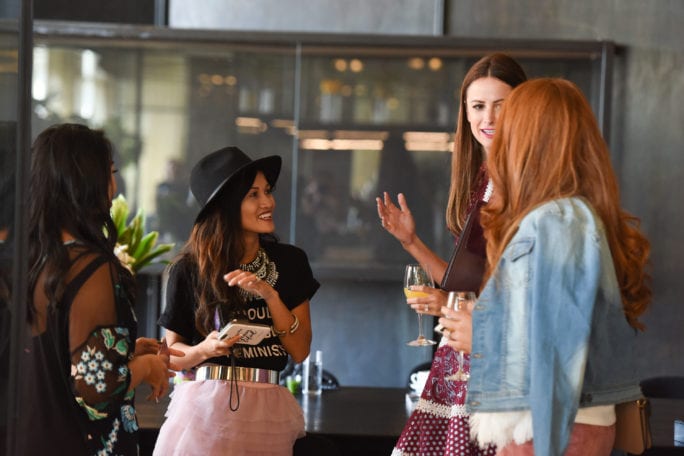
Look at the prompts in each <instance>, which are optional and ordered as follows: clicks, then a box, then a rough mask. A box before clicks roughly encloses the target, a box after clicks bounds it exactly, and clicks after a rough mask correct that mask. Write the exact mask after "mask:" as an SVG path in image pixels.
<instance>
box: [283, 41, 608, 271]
mask: <svg viewBox="0 0 684 456" xmlns="http://www.w3.org/2000/svg"><path fill="white" fill-rule="evenodd" d="M488 52H491V51H488V50H483V51H482V52H477V53H476V52H474V51H472V50H469V51H462V52H458V51H452V50H444V49H441V48H439V47H435V48H433V49H430V48H429V47H421V48H420V49H411V48H399V47H397V48H389V49H388V48H374V47H369V46H366V47H356V48H345V47H340V48H331V47H320V48H319V47H314V46H311V47H305V48H304V50H303V58H302V84H301V87H302V100H301V106H302V109H301V119H300V123H299V129H298V139H299V142H298V144H299V155H300V156H299V161H300V166H299V175H298V195H299V196H298V200H297V210H296V220H297V223H296V226H297V229H296V235H295V239H296V241H297V243H298V244H300V245H301V246H302V247H304V248H305V250H307V252H309V255H310V257H311V258H312V260H313V261H314V263H315V265H316V267H317V268H318V269H319V270H321V271H324V272H325V273H326V274H327V273H329V274H330V275H332V276H339V275H348V274H352V275H356V276H357V277H367V275H368V274H373V275H378V274H380V275H384V274H393V276H398V275H397V273H396V271H397V268H398V267H400V266H401V264H402V263H404V262H406V261H408V260H409V257H408V255H407V254H406V253H405V252H404V251H403V249H402V248H401V247H400V246H399V244H398V243H397V242H396V240H395V239H394V238H392V237H391V236H390V235H389V234H387V233H386V232H384V230H383V229H382V228H381V227H380V224H379V223H378V216H377V211H376V205H375V197H376V196H380V195H382V193H383V192H385V191H387V192H388V193H389V194H390V195H391V197H392V198H393V200H394V201H396V195H397V193H399V192H401V193H404V195H405V196H406V199H407V201H408V203H409V206H410V208H411V211H412V214H413V216H414V219H415V220H416V225H417V227H416V229H417V232H418V234H419V236H420V237H421V238H422V239H423V240H424V241H425V242H426V244H427V245H429V246H430V247H432V248H433V249H434V250H435V251H436V252H437V253H438V254H440V255H441V256H442V258H448V255H449V253H450V251H451V248H452V246H453V238H452V236H451V235H450V233H449V232H448V230H447V229H446V222H445V209H446V205H447V198H448V190H449V176H450V157H451V150H452V147H453V132H454V130H455V126H456V119H457V116H458V98H459V92H460V84H461V81H462V79H463V77H464V76H465V73H466V72H467V70H468V69H469V68H470V66H471V65H472V64H473V63H475V61H476V60H477V59H479V58H480V56H482V55H484V54H487V53H488ZM510 54H512V55H514V56H515V57H516V58H517V59H518V60H519V61H520V63H521V64H522V66H523V67H524V68H525V70H526V72H527V73H528V75H529V76H530V77H540V76H559V77H564V78H567V79H570V80H573V81H574V82H576V83H577V84H578V85H579V86H580V87H581V88H582V89H583V90H584V91H585V93H586V94H587V96H588V97H589V98H590V99H591V100H592V103H593V104H594V106H595V109H596V108H597V106H598V103H599V97H598V96H597V94H598V93H600V92H601V90H602V87H600V85H599V83H600V81H599V79H598V78H597V74H599V73H600V58H599V57H600V53H596V54H590V53H589V54H581V55H580V54H564V55H560V54H542V53H531V52H517V53H516V52H510ZM352 271H355V272H352Z"/></svg>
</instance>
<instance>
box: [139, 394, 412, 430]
mask: <svg viewBox="0 0 684 456" xmlns="http://www.w3.org/2000/svg"><path fill="white" fill-rule="evenodd" d="M148 391H149V389H148V388H147V387H146V386H141V387H139V388H138V390H137V391H136V398H137V399H136V412H137V415H138V424H139V425H140V428H141V429H159V427H160V426H161V424H162V423H163V421H164V413H165V412H166V408H167V406H168V404H169V397H168V396H166V397H164V398H162V399H160V400H159V403H158V404H157V403H155V402H154V401H147V400H145V398H146V397H147V395H148V394H149V393H148ZM405 393H406V390H405V389H403V388H372V387H349V386H347V387H341V388H339V389H337V390H331V391H323V393H321V395H320V396H313V395H298V396H297V400H298V402H299V403H300V404H301V406H302V409H303V410H304V419H305V421H306V431H307V433H311V434H324V435H340V436H368V437H391V438H397V437H399V434H401V431H402V429H403V428H404V424H406V420H407V419H408V416H409V413H410V411H408V410H407V406H406V397H405Z"/></svg>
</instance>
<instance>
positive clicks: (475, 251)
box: [440, 202, 487, 293]
mask: <svg viewBox="0 0 684 456" xmlns="http://www.w3.org/2000/svg"><path fill="white" fill-rule="evenodd" d="M483 204H484V203H483V202H479V203H478V204H476V205H475V207H474V208H473V209H472V210H471V211H470V214H468V218H467V219H466V223H465V226H464V227H463V231H462V232H461V236H460V237H459V239H458V242H457V243H456V247H454V253H453V254H452V255H451V259H450V260H449V265H448V266H447V269H446V272H445V273H444V277H443V278H442V283H441V284H440V287H441V288H442V289H443V290H446V291H474V292H476V293H477V292H479V291H480V285H482V276H483V274H484V269H485V261H486V258H487V252H486V245H485V240H484V236H483V234H482V226H480V208H481V207H482V205H483Z"/></svg>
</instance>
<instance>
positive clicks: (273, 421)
mask: <svg viewBox="0 0 684 456" xmlns="http://www.w3.org/2000/svg"><path fill="white" fill-rule="evenodd" d="M280 167H281V159H280V157H278V156H269V157H265V158H261V159H257V160H251V159H250V158H249V157H248V156H247V155H245V154H244V153H243V152H242V151H241V150H240V149H238V148H236V147H226V148H223V149H220V150H218V151H216V152H213V153H211V154H209V155H207V156H206V157H204V158H202V159H201V160H200V161H199V162H198V163H197V164H196V165H195V166H194V168H193V170H192V173H191V177H190V188H191V190H192V192H193V194H194V195H195V197H196V198H197V200H198V201H199V203H200V205H201V210H200V213H199V215H198V216H197V218H196V220H195V224H194V226H193V229H192V232H191V234H190V239H189V240H188V242H187V244H186V245H185V247H184V248H183V250H182V252H181V253H180V255H179V257H178V259H177V260H175V261H174V262H173V263H172V264H171V265H170V266H169V270H168V273H169V278H168V283H167V288H166V307H165V310H164V312H163V314H162V316H161V318H160V320H159V323H160V324H161V326H163V327H164V328H166V339H167V341H168V342H169V344H170V346H172V347H173V348H176V349H179V350H181V351H183V352H185V356H184V357H178V358H176V357H174V361H176V362H177V364H178V365H180V366H181V367H182V368H183V369H185V370H186V372H191V373H192V374H194V380H192V381H184V382H181V383H178V384H176V386H175V388H174V392H173V395H172V400H171V403H170V405H169V410H168V411H167V418H166V421H165V422H164V424H163V426H162V428H161V430H160V433H159V438H158V440H157V443H156V446H155V450H154V454H156V455H164V456H167V455H174V454H178V455H180V454H183V455H189V454H198V455H199V454H201V455H215V454H221V455H223V454H246V453H250V454H274V455H276V454H277V455H286V454H288V455H289V454H292V448H293V445H294V443H295V440H296V439H297V438H299V437H302V436H303V435H304V419H303V413H302V410H301V408H300V407H299V404H297V401H296V400H295V399H294V397H293V396H292V394H291V393H290V392H289V391H288V390H287V389H286V388H284V387H281V386H279V385H278V373H279V371H281V370H282V369H283V368H284V367H285V365H286V363H287V361H288V357H289V356H291V357H292V359H293V360H294V361H295V362H301V361H303V360H304V359H305V358H306V357H307V356H308V354H309V350H310V346H311V321H310V315H309V299H310V298H311V297H312V296H313V295H314V293H315V292H316V290H317V289H318V287H319V283H318V282H317V281H316V279H315V278H314V277H313V274H312V272H311V267H310V266H309V262H308V259H307V256H306V254H305V253H304V251H302V250H301V249H299V248H297V247H294V246H291V245H287V244H282V243H279V242H277V240H276V239H275V237H274V236H273V232H274V230H275V226H274V223H273V210H274V208H275V199H274V197H273V194H272V190H273V186H274V185H275V182H276V180H277V178H278V175H279V173H280ZM233 319H238V320H240V321H242V322H245V323H249V324H255V323H256V324H262V325H268V327H269V328H270V331H268V334H267V335H266V337H265V338H264V339H263V340H261V341H260V342H258V343H257V344H255V345H250V344H245V343H241V342H243V341H244V339H241V338H240V337H241V336H240V335H237V336H235V337H230V338H229V337H227V338H223V339H222V338H221V337H220V333H219V330H220V329H221V328H223V327H224V325H226V323H228V322H229V321H231V320H233Z"/></svg>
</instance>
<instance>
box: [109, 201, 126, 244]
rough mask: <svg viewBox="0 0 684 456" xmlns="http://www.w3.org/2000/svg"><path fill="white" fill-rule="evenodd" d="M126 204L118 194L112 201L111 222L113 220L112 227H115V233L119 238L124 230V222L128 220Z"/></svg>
mask: <svg viewBox="0 0 684 456" xmlns="http://www.w3.org/2000/svg"><path fill="white" fill-rule="evenodd" d="M128 213H129V210H128V203H127V202H126V198H125V197H124V196H123V195H121V194H119V196H117V197H116V198H114V200H112V208H111V215H112V220H114V225H116V231H117V234H118V235H119V237H121V233H122V232H123V231H124V229H125V228H126V220H127V219H128Z"/></svg>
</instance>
